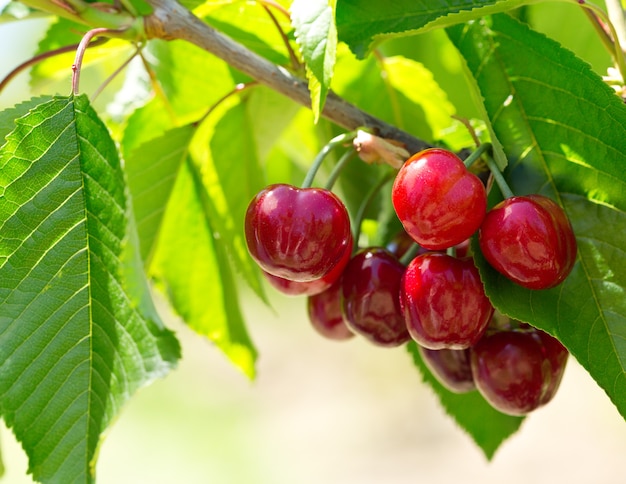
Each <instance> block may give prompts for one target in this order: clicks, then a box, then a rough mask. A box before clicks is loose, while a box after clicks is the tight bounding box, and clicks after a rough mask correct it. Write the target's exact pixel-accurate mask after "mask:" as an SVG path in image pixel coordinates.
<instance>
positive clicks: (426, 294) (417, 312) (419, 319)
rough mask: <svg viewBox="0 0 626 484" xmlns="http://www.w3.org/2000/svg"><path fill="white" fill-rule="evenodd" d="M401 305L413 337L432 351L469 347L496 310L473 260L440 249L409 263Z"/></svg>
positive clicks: (403, 285)
mask: <svg viewBox="0 0 626 484" xmlns="http://www.w3.org/2000/svg"><path fill="white" fill-rule="evenodd" d="M400 307H401V308H402V313H403V314H404V319H405V322H406V325H407V328H408V330H409V333H410V334H411V337H412V338H413V339H414V340H415V341H417V343H418V344H420V345H421V346H424V347H426V348H430V349H433V350H439V349H444V348H449V349H457V350H460V349H465V348H469V347H470V346H472V345H473V344H474V343H476V342H477V341H478V340H479V339H480V337H481V336H482V335H483V334H484V332H485V330H486V329H487V326H488V325H489V321H490V320H491V316H493V312H494V308H493V306H492V305H491V302H490V301H489V299H488V298H487V296H486V295H485V290H484V288H483V284H482V282H481V280H480V277H479V275H478V270H477V269H476V267H475V266H474V263H473V261H472V259H456V258H454V257H450V256H448V255H446V254H443V253H438V252H430V253H427V254H422V255H419V256H417V257H416V258H415V259H413V260H412V261H411V263H410V264H409V265H408V266H407V268H406V272H405V273H404V276H403V277H402V283H401V288H400Z"/></svg>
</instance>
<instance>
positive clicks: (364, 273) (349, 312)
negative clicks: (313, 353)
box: [342, 247, 410, 347]
mask: <svg viewBox="0 0 626 484" xmlns="http://www.w3.org/2000/svg"><path fill="white" fill-rule="evenodd" d="M403 273H404V266H403V265H402V264H401V263H400V261H399V260H398V259H396V258H395V257H394V256H392V255H391V254H390V253H389V252H387V251H386V250H385V249H383V248H380V247H374V248H368V249H362V250H360V251H359V252H357V253H356V254H355V255H354V256H353V257H352V259H351V260H350V262H349V263H348V265H347V266H346V268H345V269H344V271H343V276H342V313H343V317H344V319H345V321H346V324H347V325H348V327H349V328H350V329H351V330H352V331H354V332H355V333H357V334H360V335H362V336H364V337H365V338H367V339H368V340H369V341H370V342H372V343H373V344H375V345H377V346H387V347H392V346H399V345H401V344H403V343H406V342H407V341H408V340H409V339H410V336H409V333H408V332H407V329H406V325H405V324H404V319H403V317H402V313H401V312H400V303H399V300H398V292H399V290H400V279H401V278H402V274H403Z"/></svg>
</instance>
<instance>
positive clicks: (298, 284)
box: [262, 238, 352, 296]
mask: <svg viewBox="0 0 626 484" xmlns="http://www.w3.org/2000/svg"><path fill="white" fill-rule="evenodd" d="M351 257H352V238H350V243H349V244H348V247H346V252H345V253H344V255H343V258H342V259H341V260H340V261H339V263H338V264H337V265H336V266H335V267H333V269H332V270H331V271H330V272H329V273H328V274H326V275H325V276H324V277H321V278H319V279H314V280H313V281H291V280H289V279H285V278H283V277H278V276H275V275H273V274H270V273H269V272H266V271H262V274H263V276H265V278H266V279H267V281H268V282H269V283H270V285H271V286H272V287H274V288H275V289H276V290H278V291H280V292H282V293H283V294H285V295H287V296H313V295H315V294H319V293H321V292H323V291H325V290H326V289H328V288H329V287H330V286H332V285H333V284H334V283H335V282H336V281H337V280H338V279H339V278H340V277H341V274H342V272H343V270H344V268H345V267H346V265H347V264H348V262H349V261H350V258H351Z"/></svg>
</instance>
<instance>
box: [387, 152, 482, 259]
mask: <svg viewBox="0 0 626 484" xmlns="http://www.w3.org/2000/svg"><path fill="white" fill-rule="evenodd" d="M391 197H392V202H393V206H394V208H395V211H396V214H397V215H398V218H399V219H400V221H401V222H402V225H403V226H404V229H405V230H406V232H407V233H408V234H409V235H410V236H411V237H412V238H413V239H414V240H415V241H416V242H417V243H418V244H420V245H421V246H422V247H424V248H426V249H431V250H441V249H447V248H449V247H452V246H454V245H456V244H459V243H461V242H463V241H464V240H465V239H468V238H469V237H470V236H471V235H472V234H474V232H476V231H477V230H478V228H479V227H480V224H481V222H482V221H483V218H484V217H485V212H486V209H487V194H486V192H485V187H484V186H483V184H482V182H481V181H480V179H479V178H478V177H477V176H476V175H474V174H473V173H471V172H469V171H468V170H467V168H466V167H465V165H464V164H463V162H462V161H461V160H460V158H459V157H457V156H456V155H455V154H454V153H452V152H450V151H447V150H443V149H439V148H432V149H427V150H424V151H421V152H419V153H417V154H415V155H413V156H412V157H411V158H409V159H408V160H407V161H406V163H405V164H404V165H403V166H402V168H400V170H399V171H398V174H397V176H396V179H395V181H394V184H393V189H392V193H391Z"/></svg>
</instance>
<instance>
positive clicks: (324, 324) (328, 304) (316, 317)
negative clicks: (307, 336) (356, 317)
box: [307, 279, 354, 341]
mask: <svg viewBox="0 0 626 484" xmlns="http://www.w3.org/2000/svg"><path fill="white" fill-rule="evenodd" d="M307 312H308V314H309V321H311V325H312V326H313V328H315V330H316V331H317V332H318V333H320V334H321V335H322V336H324V337H326V338H328V339H332V340H337V341H343V340H346V339H350V338H352V337H353V336H354V333H353V332H352V331H350V329H349V328H348V326H347V325H346V322H345V321H344V319H343V315H342V314H341V279H340V280H338V281H336V282H335V283H334V284H333V285H332V286H330V287H329V288H328V289H326V290H325V291H323V292H320V293H319V294H315V295H314V296H310V297H309V298H308V300H307Z"/></svg>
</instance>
